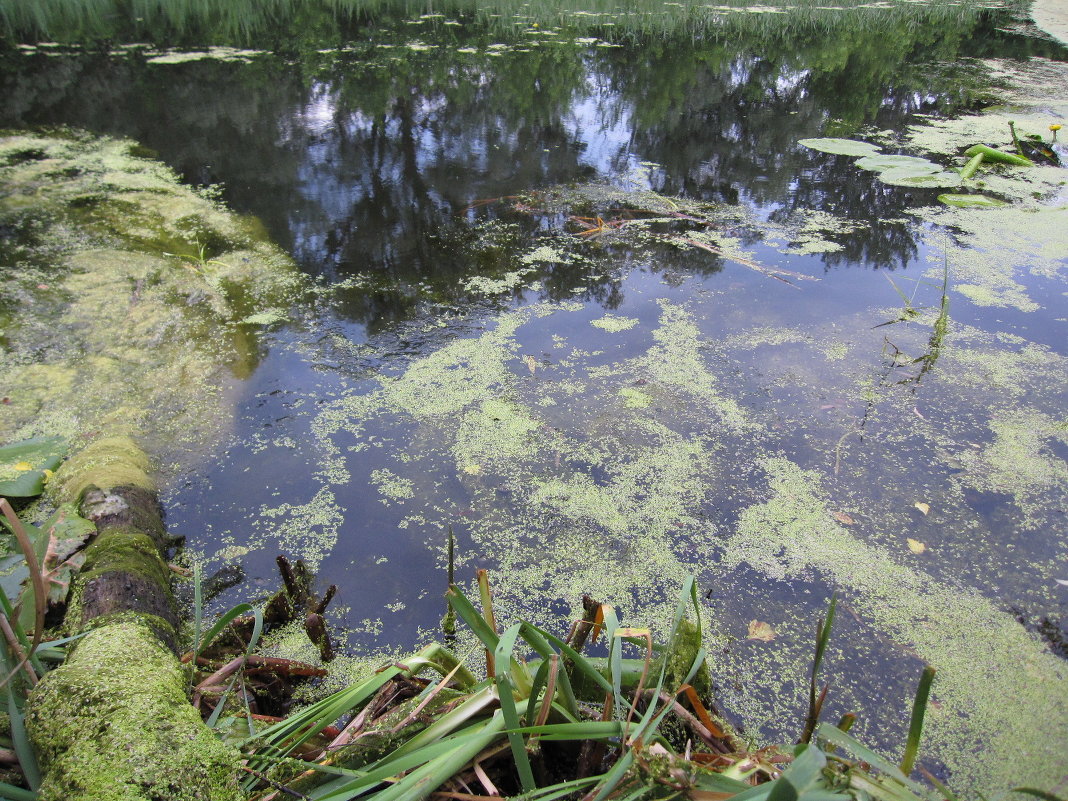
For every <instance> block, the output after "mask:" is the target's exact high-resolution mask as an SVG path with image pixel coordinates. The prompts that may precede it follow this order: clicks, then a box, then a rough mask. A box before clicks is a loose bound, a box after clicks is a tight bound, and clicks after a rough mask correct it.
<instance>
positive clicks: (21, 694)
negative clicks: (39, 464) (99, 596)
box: [0, 446, 95, 801]
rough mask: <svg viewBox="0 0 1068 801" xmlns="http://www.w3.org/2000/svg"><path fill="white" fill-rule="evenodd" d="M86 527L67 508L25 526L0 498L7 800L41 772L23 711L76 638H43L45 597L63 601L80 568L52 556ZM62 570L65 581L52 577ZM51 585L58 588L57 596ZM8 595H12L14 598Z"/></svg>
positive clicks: (28, 788)
mask: <svg viewBox="0 0 1068 801" xmlns="http://www.w3.org/2000/svg"><path fill="white" fill-rule="evenodd" d="M8 447H9V449H13V448H16V447H18V446H8ZM60 458H61V457H60ZM39 492H40V490H38V491H37V492H35V493H26V494H27V495H29V494H39ZM89 530H95V529H93V526H92V524H91V523H89V521H87V520H83V519H82V518H80V517H78V515H77V514H76V513H74V512H73V511H72V510H70V509H61V510H60V511H59V512H57V513H56V515H54V516H53V517H52V518H51V519H50V520H49V521H48V522H47V523H45V524H44V525H42V526H40V527H38V526H33V525H30V524H29V523H26V522H24V521H23V520H21V519H20V518H19V516H18V515H17V514H16V513H15V511H14V509H13V508H12V506H11V504H10V503H9V502H8V500H7V498H4V497H0V545H2V546H3V550H4V551H5V552H6V553H5V555H4V556H3V557H2V558H0V569H3V570H5V571H6V572H5V575H4V576H3V577H2V579H0V633H2V635H3V636H2V637H0V700H2V701H3V707H2V708H3V709H4V710H5V711H6V715H7V726H6V730H5V731H3V732H0V745H3V746H4V747H7V746H10V747H11V748H12V749H13V751H14V754H15V757H16V759H17V764H16V767H17V770H18V772H19V774H21V779H22V783H23V784H25V787H23V786H18V785H13V784H11V783H9V782H8V781H0V797H3V798H7V799H11V801H34V799H36V797H37V796H36V793H35V791H36V789H37V788H38V786H39V785H40V783H41V771H40V768H39V767H38V764H37V757H36V755H35V753H34V749H33V746H32V745H31V744H30V739H29V736H28V734H27V731H26V725H25V721H24V710H25V708H26V701H27V696H28V695H29V693H30V691H31V690H33V688H34V687H35V686H36V685H37V682H38V681H39V680H40V679H41V677H42V676H44V674H45V673H46V672H47V671H48V670H49V669H50V667H51V666H52V665H53V664H55V663H58V662H61V661H62V660H63V658H64V656H65V650H64V646H65V645H67V644H68V643H70V642H72V641H74V640H76V639H78V637H65V638H60V639H56V640H52V641H48V642H45V641H44V633H45V615H46V613H47V612H48V608H49V602H50V601H53V600H56V601H57V602H59V603H62V602H64V601H65V600H66V595H67V592H66V591H67V588H68V582H69V575H70V573H72V572H74V571H75V570H76V569H77V567H79V566H80V562H79V561H78V560H71V559H69V558H67V559H66V561H64V562H63V563H61V564H57V562H58V560H59V559H60V558H61V557H62V555H64V554H66V555H68V556H69V551H70V549H71V547H72V543H71V541H72V540H74V541H75V545H74V546H73V547H74V548H75V549H76V548H78V547H80V546H81V545H83V544H84V542H85V539H86V537H87V536H88V532H89ZM64 568H65V569H66V573H63V574H62V575H65V576H66V577H67V579H66V581H62V580H60V579H59V578H58V575H59V574H60V572H61V571H62V570H63V569H64ZM20 583H21V584H22V588H21V590H20V589H19V588H20ZM53 583H56V584H57V585H58V588H59V590H60V592H59V593H58V597H57V593H55V592H53V587H52V585H53ZM13 596H17V600H16V601H15V602H12V600H11V598H12V597H13ZM27 632H32V633H31V634H27ZM9 775H10V774H9ZM5 778H8V777H5ZM12 778H14V777H12Z"/></svg>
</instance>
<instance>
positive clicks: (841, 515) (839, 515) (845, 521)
mask: <svg viewBox="0 0 1068 801" xmlns="http://www.w3.org/2000/svg"><path fill="white" fill-rule="evenodd" d="M834 519H835V520H837V521H838V522H839V523H841V524H842V525H843V526H853V525H856V522H857V521H856V520H854V519H853V518H852V517H850V516H849V515H847V514H846V513H845V512H835V513H834Z"/></svg>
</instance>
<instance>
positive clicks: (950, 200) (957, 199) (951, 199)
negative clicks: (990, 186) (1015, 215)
mask: <svg viewBox="0 0 1068 801" xmlns="http://www.w3.org/2000/svg"><path fill="white" fill-rule="evenodd" d="M961 177H964V176H961ZM938 201H939V202H940V203H944V204H945V205H947V206H956V207H957V208H960V209H996V208H999V207H1001V206H1007V205H1008V203H1006V202H1005V201H1004V200H998V199H997V198H993V197H988V196H987V195H953V194H945V195H939V196H938Z"/></svg>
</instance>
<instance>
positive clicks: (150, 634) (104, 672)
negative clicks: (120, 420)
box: [27, 437, 241, 801]
mask: <svg viewBox="0 0 1068 801" xmlns="http://www.w3.org/2000/svg"><path fill="white" fill-rule="evenodd" d="M57 480H59V481H60V489H59V494H60V495H61V497H62V499H63V500H70V501H73V502H75V503H78V504H80V508H81V511H82V514H83V515H84V516H85V517H87V518H89V519H90V520H92V521H93V522H94V523H95V524H96V526H97V530H98V534H97V536H96V537H95V539H94V540H93V542H92V543H91V544H90V545H89V547H88V548H87V550H86V560H85V565H84V567H83V568H82V571H81V573H80V574H79V576H78V579H77V581H76V584H75V586H74V589H73V592H72V596H71V598H72V601H71V604H70V606H69V607H68V610H67V618H66V623H67V628H68V629H69V630H71V631H74V632H79V633H82V632H84V633H85V636H84V637H83V638H82V639H80V640H78V641H77V643H76V644H75V645H74V646H73V652H72V653H71V654H70V655H69V656H68V658H67V660H66V662H64V664H63V665H61V666H60V667H58V668H57V669H55V670H53V671H52V672H50V673H48V674H47V675H46V676H45V677H44V679H42V681H41V682H40V684H38V686H37V687H36V689H35V690H34V691H33V693H32V695H31V697H30V703H29V707H28V710H27V723H28V728H29V731H30V736H31V738H32V740H33V743H34V747H35V748H36V749H37V753H38V757H39V760H40V762H41V768H42V773H43V783H42V786H41V790H40V798H41V799H42V801H49V800H51V799H55V801H60V799H62V800H63V801H76V800H78V799H81V800H84V801H90V799H91V800H92V801H112V800H113V799H114V801H119V800H120V799H121V800H122V801H142V799H143V800H144V801H149V800H150V799H151V800H152V801H162V800H163V799H174V800H175V801H178V800H179V799H190V801H192V799H197V800H198V801H199V800H200V799H206V800H208V801H215V800H216V799H219V800H222V799H236V798H240V797H241V793H240V790H239V787H238V784H237V777H238V774H239V755H238V754H237V753H236V752H234V751H233V750H232V749H229V748H227V747H225V746H224V745H223V744H222V743H221V742H220V741H219V740H218V739H217V738H216V737H215V736H214V734H213V733H212V732H211V731H210V730H209V729H207V727H205V726H204V724H203V722H202V721H201V719H200V716H199V714H198V713H197V712H196V711H195V710H194V709H193V707H192V706H191V705H190V704H189V700H188V697H187V695H186V690H187V682H188V680H187V678H186V676H185V674H184V672H183V670H182V668H181V665H180V663H179V661H178V659H177V657H176V655H175V653H174V644H175V641H176V638H177V625H178V616H177V612H176V608H175V602H174V598H173V596H172V595H171V589H170V570H169V569H168V567H167V565H166V563H165V562H164V560H163V558H162V557H163V553H164V551H165V547H166V532H165V529H164V526H163V519H162V514H161V510H160V506H159V502H158V499H157V496H156V491H155V487H154V485H153V483H152V481H151V479H150V478H149V476H148V465H147V461H146V459H145V456H144V454H143V453H142V451H141V450H140V449H139V448H138V446H137V445H136V444H135V443H134V442H133V441H132V440H130V439H128V438H125V437H116V438H110V439H105V440H101V441H98V442H97V443H95V444H94V445H91V446H89V447H88V448H86V449H85V450H84V451H83V452H82V453H81V454H80V455H79V456H77V457H75V459H72V460H71V462H69V463H68V464H67V465H65V466H64V468H63V471H62V473H61V474H60V475H57Z"/></svg>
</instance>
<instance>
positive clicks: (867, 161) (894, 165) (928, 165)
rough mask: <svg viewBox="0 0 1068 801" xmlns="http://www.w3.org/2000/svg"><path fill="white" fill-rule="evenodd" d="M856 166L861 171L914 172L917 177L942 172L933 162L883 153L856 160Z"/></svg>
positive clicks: (916, 157)
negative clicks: (906, 170) (905, 170)
mask: <svg viewBox="0 0 1068 801" xmlns="http://www.w3.org/2000/svg"><path fill="white" fill-rule="evenodd" d="M856 165H857V166H858V167H860V168H861V169H862V170H872V171H874V172H885V171H886V170H901V169H908V170H913V171H915V172H916V174H918V175H923V174H927V173H936V172H941V170H942V168H941V167H940V166H939V165H937V164H935V163H934V162H933V161H930V160H929V159H924V158H920V157H919V156H902V155H897V154H883V153H879V154H877V155H874V156H865V157H864V158H862V159H857V161H856Z"/></svg>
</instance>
